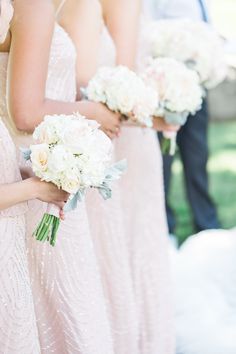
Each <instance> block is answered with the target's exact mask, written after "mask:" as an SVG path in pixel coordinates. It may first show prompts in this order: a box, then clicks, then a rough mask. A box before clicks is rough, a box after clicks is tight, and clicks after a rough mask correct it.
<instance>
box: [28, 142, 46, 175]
mask: <svg viewBox="0 0 236 354" xmlns="http://www.w3.org/2000/svg"><path fill="white" fill-rule="evenodd" d="M30 149H31V155H30V159H31V162H32V168H33V171H34V173H35V174H36V176H38V177H40V178H42V177H43V173H44V172H45V171H46V170H47V169H48V159H49V155H50V151H49V148H48V145H47V144H40V145H32V146H31V147H30Z"/></svg>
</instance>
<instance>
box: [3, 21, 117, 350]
mask: <svg viewBox="0 0 236 354" xmlns="http://www.w3.org/2000/svg"><path fill="white" fill-rule="evenodd" d="M75 60H76V52H75V48H74V46H73V43H72V41H71V39H70V38H69V36H68V35H67V33H66V32H65V31H64V30H63V29H62V27H60V26H59V25H58V24H56V26H55V31H54V35H53V40H52V45H51V53H50V60H49V69H48V78H47V85H46V97H48V98H50V99H55V100H61V101H68V102H73V101H75V97H76V81H75ZM4 70H5V76H4V75H3V77H2V78H3V83H5V84H6V71H7V60H6V63H5V68H4ZM5 84H4V90H5V89H6V85H5ZM1 86H2V85H1ZM5 118H6V122H7V123H8V124H9V119H10V118H8V117H7V115H6V114H5ZM10 128H11V132H12V134H13V136H14V139H15V141H16V142H17V144H18V145H19V144H20V145H22V144H23V145H28V144H29V142H30V141H31V137H30V136H26V135H25V134H21V133H20V132H17V130H16V128H15V127H14V125H13V124H10ZM45 209H46V205H45V204H44V203H41V202H39V201H32V202H30V203H29V212H28V216H27V235H28V239H27V241H28V260H29V268H30V276H31V282H32V290H33V295H34V304H35V311H36V317H37V325H38V331H39V337H40V345H41V353H43V354H44V353H45V354H50V353H56V354H76V353H78V354H101V353H102V354H112V353H113V349H112V339H111V333H110V325H109V322H108V318H107V313H106V308H105V300H104V296H103V290H102V285H101V280H100V276H99V271H98V267H97V262H96V257H95V254H94V248H93V243H92V240H91V236H90V229H89V225H88V218H87V212H86V209H85V205H84V203H79V205H78V208H77V209H76V210H74V211H72V212H70V213H68V214H67V215H66V220H65V221H64V222H62V223H61V227H60V229H59V233H58V240H57V244H56V246H55V248H52V247H51V246H50V245H49V244H42V243H40V242H38V241H36V240H35V239H34V238H33V237H32V233H33V231H34V229H35V227H36V226H37V224H38V222H39V221H40V218H41V217H42V215H43V213H44V211H45ZM25 353H26V352H24V351H23V352H19V354H25Z"/></svg>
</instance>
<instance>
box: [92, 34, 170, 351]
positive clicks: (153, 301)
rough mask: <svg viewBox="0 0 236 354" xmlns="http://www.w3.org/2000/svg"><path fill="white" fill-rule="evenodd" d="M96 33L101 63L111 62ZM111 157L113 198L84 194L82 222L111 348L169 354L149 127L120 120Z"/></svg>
mask: <svg viewBox="0 0 236 354" xmlns="http://www.w3.org/2000/svg"><path fill="white" fill-rule="evenodd" d="M114 50H115V49H114V45H113V43H112V41H111V38H110V37H109V35H108V33H107V32H106V31H105V32H103V34H102V49H101V54H100V64H101V65H104V63H105V65H114V59H115V53H114ZM114 146H115V149H114V150H115V151H114V159H115V160H116V161H119V160H120V159H123V158H126V159H127V162H128V169H127V172H126V174H125V175H124V176H123V177H122V178H121V179H120V181H119V182H118V184H117V185H114V188H113V189H114V195H113V198H112V200H110V201H108V202H107V201H106V202H103V201H102V200H101V199H100V200H99V198H98V197H97V199H96V201H95V200H94V199H93V200H88V203H87V204H88V205H87V207H88V210H89V215H90V218H89V221H90V224H91V230H92V235H93V238H94V244H95V249H96V253H97V257H98V260H99V265H100V271H101V274H102V279H103V286H104V292H105V294H106V298H107V307H108V311H109V313H110V321H111V325H112V330H113V332H112V334H113V340H114V348H115V353H116V354H174V353H175V331H174V311H173V305H172V296H173V289H172V285H171V284H172V283H171V277H170V264H169V258H168V239H167V236H168V230H167V221H166V213H165V205H164V184H163V167H162V157H161V151H160V147H159V144H158V141H157V137H156V133H155V132H154V131H152V130H151V129H143V128H139V127H122V130H121V134H120V137H119V138H118V139H116V140H115V141H114Z"/></svg>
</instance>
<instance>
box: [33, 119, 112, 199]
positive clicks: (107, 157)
mask: <svg viewBox="0 0 236 354" xmlns="http://www.w3.org/2000/svg"><path fill="white" fill-rule="evenodd" d="M34 139H35V140H36V141H37V142H38V141H39V142H42V143H41V144H38V145H32V146H31V161H32V165H33V170H34V172H35V174H36V175H37V176H38V177H40V178H41V179H42V180H44V181H47V182H52V183H54V184H55V185H56V186H58V188H61V189H63V190H65V191H67V192H68V193H76V192H77V191H78V190H79V189H82V190H84V189H86V188H89V187H99V186H100V185H101V184H102V183H103V182H104V179H105V177H106V170H107V168H108V167H109V163H110V161H111V152H112V143H111V140H110V139H109V138H108V137H107V136H106V135H105V134H104V133H103V132H102V131H101V130H99V124H98V123H97V122H95V121H92V120H88V119H85V118H84V117H83V116H81V115H80V114H79V113H76V114H73V115H68V116H67V115H54V116H46V117H45V119H44V121H43V122H42V123H41V124H40V125H39V126H38V127H37V128H36V129H35V132H34Z"/></svg>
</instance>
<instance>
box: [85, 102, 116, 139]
mask: <svg viewBox="0 0 236 354" xmlns="http://www.w3.org/2000/svg"><path fill="white" fill-rule="evenodd" d="M90 104H91V105H92V111H93V113H92V114H91V115H90V117H89V118H92V119H94V120H96V121H97V122H98V123H99V124H100V125H101V129H102V131H103V132H104V133H105V134H107V135H108V136H109V138H110V139H114V138H116V137H118V136H119V133H120V124H121V115H120V114H119V113H114V112H112V111H111V110H110V109H109V108H107V107H106V106H105V105H104V104H102V103H96V102H90Z"/></svg>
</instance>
